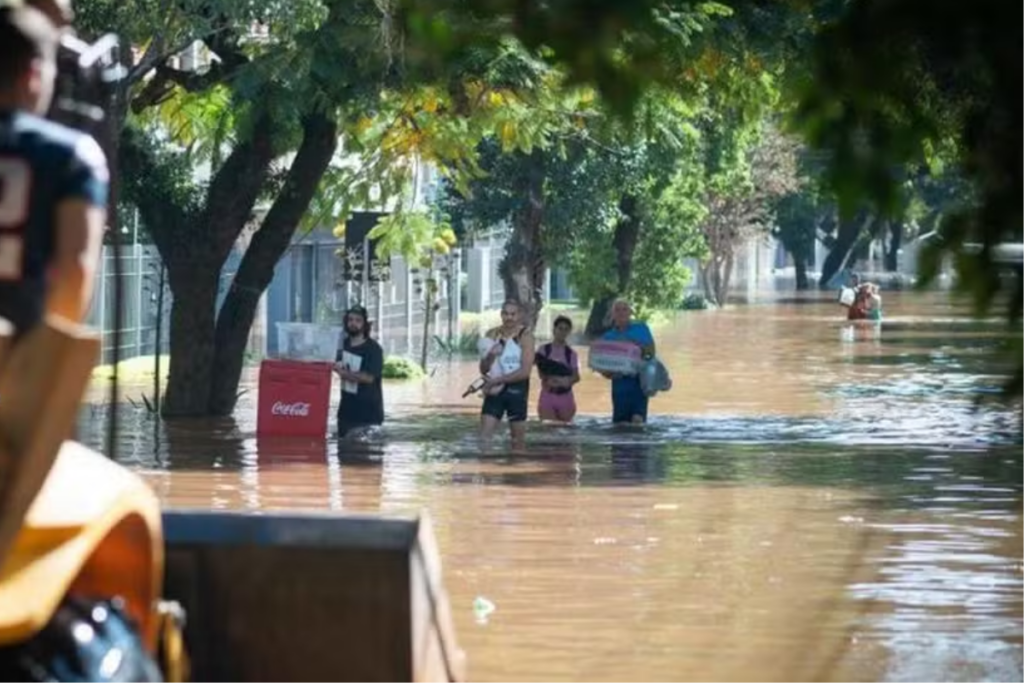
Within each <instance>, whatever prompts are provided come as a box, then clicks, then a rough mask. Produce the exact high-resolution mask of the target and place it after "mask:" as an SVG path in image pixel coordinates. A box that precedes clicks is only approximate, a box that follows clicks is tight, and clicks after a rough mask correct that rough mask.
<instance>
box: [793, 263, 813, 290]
mask: <svg viewBox="0 0 1024 683" xmlns="http://www.w3.org/2000/svg"><path fill="white" fill-rule="evenodd" d="M793 266H794V267H795V268H796V289H797V291H798V292H802V291H804V290H807V289H810V288H811V284H810V282H808V281H807V259H806V258H804V257H802V256H801V257H799V258H798V257H796V256H794V257H793Z"/></svg>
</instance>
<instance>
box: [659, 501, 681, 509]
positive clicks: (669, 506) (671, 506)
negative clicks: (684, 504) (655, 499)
mask: <svg viewBox="0 0 1024 683" xmlns="http://www.w3.org/2000/svg"><path fill="white" fill-rule="evenodd" d="M654 509H655V510H678V509H679V506H678V505H676V504H675V503H658V504H656V505H655V506H654Z"/></svg>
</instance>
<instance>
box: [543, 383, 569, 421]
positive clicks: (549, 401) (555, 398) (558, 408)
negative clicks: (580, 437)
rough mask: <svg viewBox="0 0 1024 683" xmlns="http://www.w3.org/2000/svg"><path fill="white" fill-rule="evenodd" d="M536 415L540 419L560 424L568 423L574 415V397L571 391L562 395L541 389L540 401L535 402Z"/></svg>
mask: <svg viewBox="0 0 1024 683" xmlns="http://www.w3.org/2000/svg"><path fill="white" fill-rule="evenodd" d="M537 413H538V414H539V415H540V417H541V419H551V418H552V417H554V418H555V419H556V420H561V421H562V422H569V421H570V420H572V418H573V417H574V416H575V415H576V397H575V396H574V395H573V393H572V392H571V391H567V392H566V393H564V394H552V393H551V392H550V391H544V390H543V389H541V392H540V399H539V400H538V401H537Z"/></svg>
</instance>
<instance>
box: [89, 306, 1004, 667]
mask: <svg viewBox="0 0 1024 683" xmlns="http://www.w3.org/2000/svg"><path fill="white" fill-rule="evenodd" d="M884 294H885V316H886V319H885V322H884V323H883V324H882V325H881V328H880V329H879V328H878V327H876V326H873V325H867V326H861V327H859V328H857V329H853V328H848V327H847V326H846V324H845V323H843V322H842V321H841V320H840V316H841V313H842V311H841V309H840V308H839V307H838V306H837V305H836V304H835V303H834V301H833V300H832V298H831V295H830V294H821V293H813V294H809V295H807V296H806V297H803V298H798V297H793V296H792V295H789V294H786V295H780V296H781V297H783V298H778V297H777V298H774V299H773V298H765V299H764V300H760V301H755V302H752V303H751V304H749V305H739V306H736V307H733V308H730V309H728V310H724V311H703V312H701V311H698V312H685V313H680V314H679V315H678V316H677V318H676V319H674V320H671V321H667V322H665V323H664V324H663V325H660V326H656V327H654V334H655V338H656V340H657V343H658V349H659V355H660V356H661V357H662V359H663V360H664V362H665V364H666V365H667V366H668V368H669V370H670V372H671V373H672V376H673V380H674V388H673V390H672V391H671V392H670V393H668V394H664V395H659V396H657V397H656V398H655V399H653V401H652V403H651V413H652V416H653V417H652V420H651V423H650V424H649V425H648V426H647V427H646V428H644V429H633V428H618V429H614V428H612V427H611V426H610V425H609V424H608V415H609V414H610V409H611V407H610V397H609V390H608V385H607V382H606V381H605V380H603V379H602V378H600V377H599V376H596V375H593V374H592V373H590V372H588V371H584V373H583V374H584V378H583V381H582V383H581V384H580V385H579V388H578V391H577V401H578V403H579V406H580V412H581V414H582V417H581V418H580V419H579V420H578V424H577V425H576V426H574V427H571V428H563V427H554V426H541V425H538V424H536V423H531V431H530V432H529V435H528V440H527V443H528V448H527V451H528V452H527V453H526V454H513V453H510V452H508V448H507V445H506V442H505V441H504V439H503V440H501V441H499V442H498V444H496V445H495V446H494V447H493V448H492V449H491V450H490V451H489V452H487V453H481V450H480V448H479V446H478V445H477V443H476V441H475V439H474V432H475V429H476V424H477V419H478V411H479V406H480V401H479V399H477V398H470V399H461V398H460V396H461V393H462V391H463V389H464V388H465V387H466V385H467V384H469V382H470V381H472V379H473V378H474V377H475V376H476V371H475V367H474V366H475V361H474V360H472V359H469V360H456V361H451V362H449V361H440V362H439V364H438V366H437V368H436V371H435V373H434V375H433V376H432V377H431V378H430V379H428V380H425V381H423V382H420V381H415V382H388V383H386V384H385V388H384V391H385V402H386V407H387V410H388V419H389V421H388V423H387V424H386V425H385V428H384V429H383V431H382V433H381V434H378V435H374V436H372V437H370V438H369V439H367V440H364V441H356V442H346V443H343V444H341V445H340V447H339V444H338V443H337V442H336V441H335V440H334V439H329V440H328V441H327V442H326V443H323V442H306V441H303V440H298V441H296V440H288V441H262V440H259V441H258V440H257V439H256V436H255V431H256V430H255V422H256V415H255V408H254V406H255V382H254V377H255V376H254V375H250V378H249V380H248V382H249V386H250V388H251V389H252V390H251V391H249V392H248V393H246V394H245V395H244V396H243V397H242V401H241V403H240V406H239V408H238V410H237V411H236V416H235V418H234V419H232V420H223V421H200V422H186V423H179V422H176V423H171V424H164V425H161V426H160V427H159V432H158V434H157V435H155V434H154V428H153V422H152V419H151V418H150V417H149V416H148V415H147V414H146V413H145V411H143V410H135V411H132V410H130V409H128V410H126V411H125V414H124V417H123V418H122V427H123V431H122V433H121V435H120V440H119V443H120V447H119V456H120V458H121V459H122V460H123V461H124V462H125V463H127V464H130V465H131V466H133V467H135V468H138V469H139V470H140V471H142V472H143V473H144V474H145V476H146V478H147V479H148V481H149V482H150V483H151V484H152V485H153V486H154V487H155V489H156V491H157V492H158V494H159V495H160V496H161V498H162V499H163V500H164V501H165V502H166V503H167V504H168V505H169V506H183V507H203V508H215V509H239V510H278V509H312V510H344V511H353V512H374V513H377V512H380V513H385V514H396V515H409V514H415V513H416V512H418V511H420V510H427V511H428V512H429V514H430V515H431V517H432V519H433V521H434V525H435V532H436V534H437V540H438V543H439V546H440V549H441V555H442V562H443V566H444V578H445V582H446V586H447V589H448V591H449V595H450V598H451V603H452V608H453V612H454V617H455V625H456V629H457V633H458V637H459V641H460V645H461V646H462V647H463V648H464V649H465V651H466V653H467V655H468V658H469V675H470V678H471V679H472V680H886V681H904V680H940V681H946V680H950V681H976V680H986V681H987V680H991V681H1010V680H1021V677H1022V675H1024V665H1022V608H1021V600H1022V595H1024V593H1022V565H1021V554H1022V546H1021V531H1022V530H1021V524H1022V503H1021V501H1022V484H1021V477H1022V470H1021V460H1022V458H1021V445H1020V442H1019V437H1018V435H1017V429H1018V424H1019V420H1020V415H1019V412H1013V411H1007V410H996V409H990V408H985V409H981V410H976V409H975V408H974V403H973V401H974V397H975V396H976V393H977V392H978V391H979V390H984V391H994V390H995V387H996V386H997V385H998V381H999V379H998V378H997V377H994V376H991V375H990V374H987V373H991V371H992V370H991V368H990V367H989V366H987V365H986V364H985V363H986V358H987V351H989V350H990V349H992V348H995V346H996V345H998V343H999V337H998V332H999V330H1000V325H999V324H998V323H990V324H984V323H978V322H975V321H972V320H970V319H969V318H967V317H966V309H965V308H964V307H962V306H959V305H954V304H953V303H952V302H951V301H950V300H949V299H948V297H947V296H946V295H945V294H940V293H933V294H926V295H925V294H917V293H897V292H885V293H884ZM766 296H767V295H766ZM574 317H575V318H576V320H577V321H578V323H577V326H578V327H582V321H583V320H584V314H583V313H580V314H578V315H575V316H574ZM544 324H545V327H544V328H543V329H544V331H546V329H547V327H546V326H547V322H546V321H545V323H544ZM545 336H546V335H545ZM579 350H580V352H581V356H583V357H584V358H583V359H581V362H585V355H586V349H585V347H581V348H580V349H579ZM533 384H534V385H536V384H537V382H536V380H535V381H534V383H533ZM536 390H537V387H536V386H534V387H533V393H534V398H532V399H531V404H530V405H531V412H535V408H536V398H535V397H536ZM149 391H150V390H149V388H148V387H126V388H125V390H124V396H126V397H132V398H133V400H136V401H138V399H139V397H140V396H141V395H142V393H147V394H148V393H149ZM334 394H335V401H336V398H337V387H335V388H334ZM335 405H336V403H335ZM103 413H104V408H103V406H102V405H97V406H87V407H86V408H85V409H84V410H83V413H82V419H81V420H80V433H79V436H80V438H81V439H82V440H83V441H85V442H86V443H88V444H90V445H93V446H96V447H102V445H103V443H104V441H103V440H104V432H103V428H104V425H105V420H104V419H103ZM332 413H333V407H332ZM331 430H332V431H333V424H332V425H331ZM338 580H339V581H344V580H345V578H344V576H339V577H338ZM478 597H483V598H485V599H486V600H487V601H489V602H490V603H493V605H494V607H495V609H494V611H493V612H491V613H490V614H489V615H479V614H474V609H473V605H474V601H475V600H476V598H478Z"/></svg>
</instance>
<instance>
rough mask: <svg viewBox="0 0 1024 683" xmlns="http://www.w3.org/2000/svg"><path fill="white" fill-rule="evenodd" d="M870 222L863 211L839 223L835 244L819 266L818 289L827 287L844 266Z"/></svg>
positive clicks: (869, 217) (869, 218)
mask: <svg viewBox="0 0 1024 683" xmlns="http://www.w3.org/2000/svg"><path fill="white" fill-rule="evenodd" d="M871 221H872V218H871V216H870V215H868V214H867V212H865V211H861V212H859V213H858V215H857V216H854V217H853V218H851V219H847V220H841V221H839V227H838V229H837V230H836V239H835V242H834V243H833V244H832V248H831V249H829V252H828V256H826V257H825V263H823V264H822V266H821V279H820V280H819V281H818V286H819V287H827V286H828V283H829V280H831V279H832V278H833V277H834V276H835V274H836V273H838V272H839V271H840V270H841V269H842V268H843V267H844V266H845V265H846V262H847V260H848V259H849V257H850V255H851V253H852V252H853V250H854V248H855V247H856V246H857V241H858V240H859V239H860V236H861V235H862V234H864V229H865V228H866V227H868V226H869V225H870V223H871Z"/></svg>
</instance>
